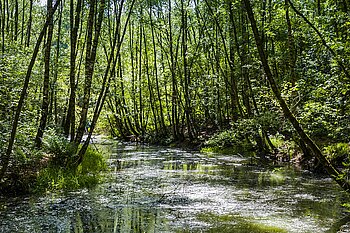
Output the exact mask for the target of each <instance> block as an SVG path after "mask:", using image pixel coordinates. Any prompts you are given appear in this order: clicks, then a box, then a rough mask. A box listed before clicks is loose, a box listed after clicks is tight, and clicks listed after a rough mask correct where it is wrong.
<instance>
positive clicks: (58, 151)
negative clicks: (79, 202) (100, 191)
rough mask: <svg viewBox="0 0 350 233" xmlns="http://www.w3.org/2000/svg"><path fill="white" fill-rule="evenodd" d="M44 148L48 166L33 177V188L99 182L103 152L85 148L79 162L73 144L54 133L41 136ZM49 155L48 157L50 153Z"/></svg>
mask: <svg viewBox="0 0 350 233" xmlns="http://www.w3.org/2000/svg"><path fill="white" fill-rule="evenodd" d="M44 148H45V150H46V151H47V153H49V154H50V156H51V158H50V159H49V162H48V166H47V167H46V168H44V169H42V170H41V171H40V173H39V175H38V177H37V182H36V190H37V191H54V190H74V189H79V188H84V187H91V186H93V185H96V184H97V183H99V182H100V180H101V178H102V176H101V172H102V171H105V170H106V169H107V164H106V160H105V158H104V156H103V155H102V154H101V153H99V152H98V151H96V150H93V149H91V148H90V147H89V148H88V149H87V151H86V153H85V155H84V157H83V160H82V162H81V164H80V165H79V166H77V167H76V166H75V165H74V163H75V162H76V161H77V157H76V155H75V151H76V148H75V145H74V144H72V143H70V142H69V141H68V140H67V139H66V138H64V137H63V136H60V135H56V134H54V133H51V134H48V136H47V137H46V138H45V140H44ZM50 156H49V157H50Z"/></svg>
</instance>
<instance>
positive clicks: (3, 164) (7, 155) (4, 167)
mask: <svg viewBox="0 0 350 233" xmlns="http://www.w3.org/2000/svg"><path fill="white" fill-rule="evenodd" d="M60 1H61V0H57V2H56V3H55V6H54V7H53V9H52V11H51V14H50V15H49V17H47V19H46V22H45V24H44V27H43V28H42V29H41V32H40V34H39V37H38V39H37V41H36V44H35V48H34V52H33V55H32V58H31V60H30V63H29V66H28V69H27V73H26V76H25V78H24V84H23V88H22V91H21V95H20V98H19V100H18V104H17V108H16V113H15V116H14V118H13V123H12V130H11V134H10V139H9V143H8V146H7V150H6V152H5V154H1V156H0V158H1V164H0V165H1V170H0V179H1V178H2V177H3V176H4V174H5V173H6V171H7V167H8V165H9V162H10V158H11V153H12V148H13V145H14V142H15V138H16V133H17V127H18V123H19V118H20V115H21V112H22V107H23V104H24V100H25V97H26V95H27V90H28V87H29V80H30V76H31V74H32V69H33V67H34V63H35V60H36V57H37V55H38V52H39V48H40V44H41V42H42V40H43V38H44V35H45V33H46V30H47V27H48V26H49V22H50V20H51V19H52V17H53V15H54V13H55V11H56V9H57V7H58V5H59V4H60Z"/></svg>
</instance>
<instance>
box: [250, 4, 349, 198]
mask: <svg viewBox="0 0 350 233" xmlns="http://www.w3.org/2000/svg"><path fill="white" fill-rule="evenodd" d="M244 4H245V8H246V11H247V14H248V17H249V19H250V24H251V27H252V30H253V33H254V38H255V42H256V46H257V48H258V51H259V57H260V60H261V63H262V66H263V69H264V71H265V75H266V77H267V79H268V81H269V83H270V87H271V89H272V91H273V93H274V96H275V97H276V99H277V100H278V103H279V105H280V106H281V108H282V110H283V113H284V115H285V116H286V118H288V120H289V121H290V122H291V124H292V125H293V127H294V129H295V130H296V131H297V133H298V134H299V136H300V137H301V139H302V140H303V141H304V142H305V144H306V145H307V146H308V147H310V149H311V150H312V152H313V153H314V155H315V156H316V157H317V159H318V160H319V161H320V162H321V163H322V165H323V166H324V168H325V169H326V171H327V172H328V174H329V175H330V176H331V177H332V178H333V179H334V180H335V181H336V182H337V183H338V184H339V185H340V186H341V187H342V188H343V189H344V190H345V191H347V192H349V191H350V184H349V183H348V182H347V180H345V178H341V177H340V176H339V175H340V172H339V171H338V169H336V168H335V167H333V165H332V164H331V163H330V162H329V161H328V159H327V158H326V156H325V155H324V154H323V153H322V152H321V150H320V149H319V147H318V146H317V145H316V144H315V142H314V141H313V140H312V139H311V138H310V137H309V136H308V135H307V134H306V133H305V131H304V130H303V128H302V127H301V125H300V123H299V121H298V120H297V119H296V118H295V116H294V115H293V113H292V112H291V110H290V109H289V107H288V105H287V103H286V102H285V101H284V99H283V97H282V95H281V92H280V90H279V88H278V86H277V84H276V81H275V79H274V77H273V75H272V72H271V69H270V66H269V63H268V60H267V58H266V55H265V51H264V46H263V42H262V40H261V38H260V34H259V31H258V28H257V25H256V21H255V17H254V13H253V10H252V7H251V4H250V0H244Z"/></svg>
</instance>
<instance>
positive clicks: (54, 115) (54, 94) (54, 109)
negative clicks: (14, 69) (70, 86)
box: [49, 3, 63, 126]
mask: <svg viewBox="0 0 350 233" xmlns="http://www.w3.org/2000/svg"><path fill="white" fill-rule="evenodd" d="M62 12H63V4H62V3H61V6H60V9H59V19H58V29H57V47H56V56H55V71H54V77H53V80H52V84H51V100H50V103H51V104H50V110H49V117H50V118H49V122H50V121H52V118H53V120H54V124H55V125H56V126H58V109H57V88H56V86H57V80H58V71H59V69H58V68H59V63H58V61H59V58H60V48H61V46H60V44H61V29H62Z"/></svg>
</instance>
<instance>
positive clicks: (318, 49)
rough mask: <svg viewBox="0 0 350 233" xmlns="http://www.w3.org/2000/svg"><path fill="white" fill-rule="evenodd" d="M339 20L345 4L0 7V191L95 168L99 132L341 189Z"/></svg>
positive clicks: (344, 89)
mask: <svg viewBox="0 0 350 233" xmlns="http://www.w3.org/2000/svg"><path fill="white" fill-rule="evenodd" d="M349 14H350V3H349V2H348V1H347V0H339V1H336V0H298V1H296V0H262V1H251V0H221V1H219V0H138V1H136V0H85V1H84V0H56V1H53V0H47V1H46V0H40V1H38V0H0V34H1V35H0V38H1V39H0V47H1V49H0V50H1V51H0V61H1V62H0V86H1V88H0V115H1V117H0V132H1V133H0V145H1V146H0V169H1V170H0V180H1V182H0V183H1V189H0V190H2V191H4V190H10V189H11V190H15V192H26V191H28V190H31V189H33V185H35V182H37V180H38V179H39V183H40V177H41V179H43V178H42V172H41V171H43V170H45V169H46V168H47V167H48V166H51V165H52V164H54V165H56V166H58V167H61V168H64V167H69V168H70V169H73V170H77V169H78V167H79V166H81V165H82V164H84V161H85V159H88V158H90V160H92V161H90V162H96V161H99V162H101V161H102V159H101V158H100V157H99V155H97V154H96V153H95V152H93V149H92V148H90V147H89V143H90V142H91V138H92V136H93V135H95V134H102V135H109V136H110V137H112V138H115V139H118V140H124V141H132V142H141V143H151V144H158V145H173V146H182V145H183V146H190V147H192V148H197V149H202V150H204V151H213V152H217V151H226V152H229V153H238V152H239V153H241V154H251V153H253V154H254V155H253V156H254V157H255V158H257V161H258V163H265V162H266V161H267V162H271V161H283V162H287V163H294V164H297V165H299V166H303V167H304V168H306V169H309V170H311V171H314V172H323V173H324V172H326V173H328V174H329V175H330V176H331V177H333V178H334V180H335V181H336V182H337V183H338V184H339V185H340V186H341V187H342V188H343V189H344V190H345V191H349V190H350V184H349V179H348V175H349V174H348V171H349V165H350V161H349V151H350V144H349V135H350V119H349V115H350V102H349V98H350V73H349V72H350V71H349V60H350V44H349V43H350V38H349V37H350V16H349ZM86 163H87V164H88V163H89V162H86ZM101 163H103V162H101ZM100 166H102V167H103V165H101V164H100ZM83 170H84V169H83ZM55 171H57V170H55ZM38 174H41V175H38ZM38 177H39V178H38ZM46 178H47V177H46ZM18 181H21V182H18ZM87 182H88V181H87ZM4 192H5V191H4Z"/></svg>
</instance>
